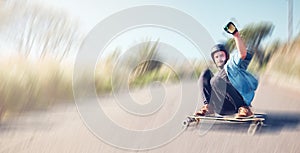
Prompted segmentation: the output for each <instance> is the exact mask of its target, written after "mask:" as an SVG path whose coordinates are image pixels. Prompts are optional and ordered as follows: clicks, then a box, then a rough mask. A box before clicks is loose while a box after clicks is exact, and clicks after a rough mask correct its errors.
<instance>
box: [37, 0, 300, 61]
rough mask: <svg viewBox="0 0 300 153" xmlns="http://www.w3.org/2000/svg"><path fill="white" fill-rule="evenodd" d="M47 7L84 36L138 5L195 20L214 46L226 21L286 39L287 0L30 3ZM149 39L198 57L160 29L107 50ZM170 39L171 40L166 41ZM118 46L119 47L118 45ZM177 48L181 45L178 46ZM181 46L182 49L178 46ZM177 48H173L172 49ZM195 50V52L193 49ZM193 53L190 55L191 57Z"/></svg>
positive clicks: (130, 33) (299, 22) (297, 12)
mask: <svg viewBox="0 0 300 153" xmlns="http://www.w3.org/2000/svg"><path fill="white" fill-rule="evenodd" d="M32 1H38V2H40V3H43V4H44V5H47V6H49V7H53V8H57V9H62V10H64V11H65V12H67V13H68V14H69V15H70V16H72V17H73V18H74V19H76V20H78V21H79V24H80V26H81V28H82V30H83V31H84V32H85V33H88V32H90V31H91V30H92V29H93V28H94V27H95V26H96V25H97V24H98V23H100V22H101V21H102V20H103V19H105V18H109V17H110V16H111V15H112V14H114V13H117V12H119V11H121V10H124V9H127V8H131V7H134V6H141V5H161V6H167V7H171V8H175V9H177V10H179V11H182V12H184V13H186V14H188V15H190V16H191V17H193V18H194V19H195V20H197V21H198V22H199V23H200V24H201V25H202V26H203V27H204V28H205V29H206V30H207V31H208V32H209V34H210V35H211V37H212V38H213V40H214V41H215V42H220V41H225V40H226V39H227V38H230V37H231V36H230V35H228V34H226V33H225V32H224V31H223V29H222V28H223V27H224V25H225V24H226V23H227V22H228V21H234V23H235V24H236V25H237V27H238V29H242V28H243V27H244V26H245V25H247V24H250V23H258V22H261V21H266V22H271V23H273V24H274V26H275V28H274V31H273V33H272V35H271V36H270V38H268V39H267V40H265V42H264V43H266V44H268V42H271V41H272V40H275V39H279V40H282V41H286V40H287V37H288V0H251V1H246V0H231V1H226V0H206V1H204V0H185V1H184V0H164V1H161V0H151V1H150V0H63V1H62V0H51V1H49V0H32ZM293 3H294V7H293V31H294V35H296V34H297V33H299V31H300V30H299V29H300V2H299V1H296V0H294V1H293ZM145 37H150V38H154V39H156V38H157V37H159V39H160V41H161V42H166V43H168V44H171V45H174V46H175V47H176V48H179V49H180V50H181V49H182V48H185V49H186V50H189V51H187V52H190V53H188V56H198V55H196V51H191V50H193V49H192V48H193V46H192V45H191V44H188V43H178V42H185V41H186V40H184V39H185V38H179V37H180V36H179V35H178V34H176V33H174V32H172V31H168V30H166V29H160V28H153V27H152V28H151V27H150V28H149V27H148V28H144V29H131V30H127V31H126V32H124V33H122V34H120V35H119V36H116V37H115V38H114V40H113V41H111V43H110V44H109V45H108V48H110V47H111V48H113V47H116V45H119V47H120V48H122V49H125V48H128V46H130V44H131V45H132V44H133V43H134V42H137V41H139V40H142V39H145ZM170 38H172V39H170ZM120 42H122V43H120ZM180 44H181V45H180ZM182 44H185V45H182ZM176 45H177V46H176ZM194 50H195V49H194ZM192 52H193V53H192Z"/></svg>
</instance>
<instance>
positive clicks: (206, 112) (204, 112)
mask: <svg viewBox="0 0 300 153" xmlns="http://www.w3.org/2000/svg"><path fill="white" fill-rule="evenodd" d="M195 115H197V116H213V115H215V112H214V110H213V109H212V108H211V107H209V105H208V104H205V105H204V106H202V108H201V109H200V110H199V111H198V112H196V113H195Z"/></svg>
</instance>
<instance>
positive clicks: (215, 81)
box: [210, 76, 226, 89]
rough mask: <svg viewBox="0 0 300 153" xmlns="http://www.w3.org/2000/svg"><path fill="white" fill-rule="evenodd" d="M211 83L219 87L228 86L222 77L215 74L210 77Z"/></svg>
mask: <svg viewBox="0 0 300 153" xmlns="http://www.w3.org/2000/svg"><path fill="white" fill-rule="evenodd" d="M210 85H211V86H212V87H217V88H221V89H223V88H226V82H225V81H224V80H223V79H222V78H221V77H218V76H214V77H212V78H211V79H210Z"/></svg>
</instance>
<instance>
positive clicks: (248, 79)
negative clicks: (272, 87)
mask: <svg viewBox="0 0 300 153" xmlns="http://www.w3.org/2000/svg"><path fill="white" fill-rule="evenodd" d="M251 59H252V55H251V54H250V53H248V52H247V56H246V58H245V59H244V60H242V59H241V57H240V54H239V53H238V51H237V50H235V51H234V52H232V53H231V54H230V58H229V59H228V61H227V63H226V65H225V66H224V68H225V71H226V73H227V75H228V79H229V81H230V82H231V84H232V85H233V86H234V88H235V89H236V90H237V91H238V92H239V93H240V94H241V96H242V97H243V99H244V101H245V103H246V104H247V105H248V106H249V105H250V104H251V102H252V100H253V98H254V94H255V90H256V89H257V86H258V80H257V79H256V78H255V77H254V76H253V75H252V74H251V73H249V72H248V71H247V68H248V65H249V63H250V61H251Z"/></svg>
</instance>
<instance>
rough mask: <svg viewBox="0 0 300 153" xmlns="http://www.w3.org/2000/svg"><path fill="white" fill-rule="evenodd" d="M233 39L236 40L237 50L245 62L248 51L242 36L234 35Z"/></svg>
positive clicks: (237, 33)
mask: <svg viewBox="0 0 300 153" xmlns="http://www.w3.org/2000/svg"><path fill="white" fill-rule="evenodd" d="M233 38H234V40H235V44H236V48H237V50H238V51H239V53H240V56H241V59H242V60H244V59H245V58H246V56H247V49H246V46H245V43H244V41H243V39H242V38H241V36H240V33H239V32H236V33H234V34H233Z"/></svg>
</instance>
